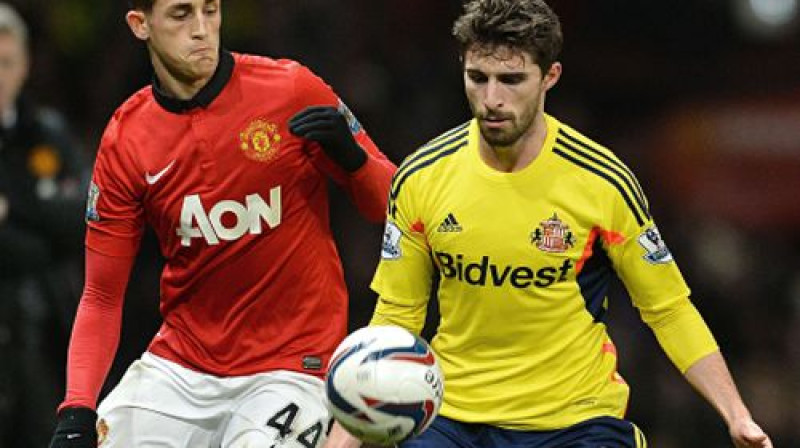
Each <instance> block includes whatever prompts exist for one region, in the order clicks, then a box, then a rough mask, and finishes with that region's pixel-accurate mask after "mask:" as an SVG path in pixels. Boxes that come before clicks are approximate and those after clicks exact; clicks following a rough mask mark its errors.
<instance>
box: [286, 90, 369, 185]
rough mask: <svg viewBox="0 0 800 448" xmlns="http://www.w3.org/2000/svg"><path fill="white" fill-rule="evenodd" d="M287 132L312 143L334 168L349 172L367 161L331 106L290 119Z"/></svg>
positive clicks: (347, 127)
mask: <svg viewBox="0 0 800 448" xmlns="http://www.w3.org/2000/svg"><path fill="white" fill-rule="evenodd" d="M289 131H291V133H292V134H295V135H297V136H298V137H303V138H307V139H309V140H314V141H315V142H317V143H319V144H320V145H321V146H322V149H323V151H325V154H327V155H328V157H330V158H331V160H333V161H334V162H336V164H337V165H339V166H340V167H342V168H343V169H344V170H345V171H347V172H348V173H352V172H353V171H355V170H357V169H359V168H361V166H362V165H364V163H366V162H367V154H366V153H365V152H364V150H363V149H362V148H361V146H360V145H359V144H358V143H357V142H356V140H355V138H353V133H352V132H351V131H350V125H349V124H348V123H347V119H346V118H345V117H344V115H342V114H341V113H340V112H339V110H338V109H336V108H335V107H331V106H311V107H307V108H305V109H303V110H302V111H300V112H298V113H297V114H295V116H293V117H292V118H291V119H290V120H289Z"/></svg>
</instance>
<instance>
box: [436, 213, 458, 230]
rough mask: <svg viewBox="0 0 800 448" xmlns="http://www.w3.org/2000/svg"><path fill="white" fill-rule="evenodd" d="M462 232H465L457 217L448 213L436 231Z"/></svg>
mask: <svg viewBox="0 0 800 448" xmlns="http://www.w3.org/2000/svg"><path fill="white" fill-rule="evenodd" d="M461 230H463V228H462V227H461V224H459V223H458V221H456V217H455V216H453V214H452V213H448V214H447V217H446V218H444V221H442V223H441V224H439V227H438V228H437V229H436V231H437V232H460V231H461Z"/></svg>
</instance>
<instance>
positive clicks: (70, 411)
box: [58, 406, 97, 427]
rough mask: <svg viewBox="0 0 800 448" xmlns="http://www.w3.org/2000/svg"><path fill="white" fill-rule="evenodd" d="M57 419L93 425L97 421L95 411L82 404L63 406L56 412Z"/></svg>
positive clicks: (75, 423)
mask: <svg viewBox="0 0 800 448" xmlns="http://www.w3.org/2000/svg"><path fill="white" fill-rule="evenodd" d="M58 419H59V420H60V421H64V422H68V423H70V424H73V425H75V426H91V427H94V425H95V422H96V421H97V412H95V411H94V410H93V409H90V408H87V407H83V406H78V407H70V408H64V409H61V410H60V411H59V412H58Z"/></svg>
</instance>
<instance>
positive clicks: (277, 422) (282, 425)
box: [266, 403, 330, 448]
mask: <svg viewBox="0 0 800 448" xmlns="http://www.w3.org/2000/svg"><path fill="white" fill-rule="evenodd" d="M299 411H300V407H299V406H297V405H296V404H295V403H289V404H288V405H287V406H286V407H285V408H283V409H281V410H280V411H278V412H276V413H275V415H273V416H272V417H270V418H269V420H267V423H266V426H269V427H271V428H275V429H276V430H277V431H278V437H279V438H280V440H286V439H288V438H291V437H295V438H296V439H297V442H298V443H299V444H300V445H302V446H303V447H304V448H319V446H320V445H318V444H319V442H320V440H322V433H323V431H328V430H330V425H328V428H325V426H326V425H324V424H323V423H322V422H320V421H318V422H316V423H314V424H313V425H311V426H309V427H307V428H302V430H300V431H297V430H296V428H294V426H295V420H296V419H297V414H298V412H299ZM295 434H296V435H295Z"/></svg>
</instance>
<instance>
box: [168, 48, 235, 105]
mask: <svg viewBox="0 0 800 448" xmlns="http://www.w3.org/2000/svg"><path fill="white" fill-rule="evenodd" d="M233 65H234V61H233V56H232V55H231V54H230V52H228V51H227V50H225V49H220V52H219V64H218V65H217V70H216V71H215V72H214V75H213V76H212V77H211V79H210V80H209V81H208V84H206V85H205V86H203V88H202V89H200V91H199V92H197V94H196V95H195V96H193V97H192V98H189V99H188V100H181V99H178V98H174V97H171V96H168V95H167V94H166V93H165V92H164V90H163V89H162V88H161V83H160V82H159V81H158V77H156V76H153V96H154V97H155V98H156V101H157V102H158V104H160V105H161V107H163V108H164V109H166V110H168V111H170V112H174V113H176V114H179V113H181V112H186V111H188V110H191V109H194V108H196V107H202V108H206V107H208V105H209V104H211V102H212V101H214V99H215V98H217V97H218V96H219V94H220V93H222V89H224V88H225V85H227V84H228V81H229V80H230V79H231V75H232V74H233Z"/></svg>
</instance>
